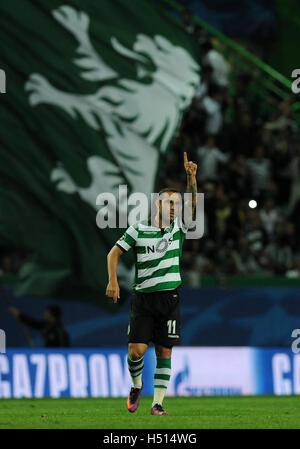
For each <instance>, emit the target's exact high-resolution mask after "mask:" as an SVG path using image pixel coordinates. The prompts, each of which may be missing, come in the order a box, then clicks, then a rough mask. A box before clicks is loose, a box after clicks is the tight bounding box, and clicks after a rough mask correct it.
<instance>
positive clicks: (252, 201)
mask: <svg viewBox="0 0 300 449" xmlns="http://www.w3.org/2000/svg"><path fill="white" fill-rule="evenodd" d="M249 207H250V208H251V209H255V208H256V207H257V202H256V201H255V200H250V201H249Z"/></svg>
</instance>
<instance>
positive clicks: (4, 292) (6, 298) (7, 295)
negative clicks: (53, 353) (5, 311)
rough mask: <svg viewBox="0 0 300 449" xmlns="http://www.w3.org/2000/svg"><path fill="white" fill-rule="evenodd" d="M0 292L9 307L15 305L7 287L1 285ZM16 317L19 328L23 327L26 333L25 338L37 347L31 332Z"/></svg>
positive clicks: (31, 345)
mask: <svg viewBox="0 0 300 449" xmlns="http://www.w3.org/2000/svg"><path fill="white" fill-rule="evenodd" d="M0 294H1V296H2V298H3V299H4V301H5V302H6V304H7V306H8V307H11V306H13V303H12V301H11V299H10V297H9V294H8V293H7V291H6V290H5V288H4V287H2V286H0ZM14 319H15V320H16V322H17V324H18V326H19V328H20V329H21V332H22V334H23V335H24V337H25V339H26V340H27V341H28V343H29V345H30V347H31V348H35V343H34V341H33V339H32V338H31V337H30V335H29V333H28V332H27V329H26V328H25V326H24V325H23V324H22V323H21V322H20V321H19V320H18V319H17V318H15V317H14Z"/></svg>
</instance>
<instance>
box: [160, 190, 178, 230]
mask: <svg viewBox="0 0 300 449" xmlns="http://www.w3.org/2000/svg"><path fill="white" fill-rule="evenodd" d="M159 209H160V210H159V211H160V216H161V218H162V219H163V220H164V221H165V222H166V223H172V221H173V220H174V219H175V218H176V217H177V215H178V214H179V212H180V210H181V195H180V194H179V193H176V192H164V193H163V195H162V196H161V201H160V208H159Z"/></svg>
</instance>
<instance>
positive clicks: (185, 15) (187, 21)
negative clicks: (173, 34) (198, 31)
mask: <svg viewBox="0 0 300 449" xmlns="http://www.w3.org/2000/svg"><path fill="white" fill-rule="evenodd" d="M181 20H182V23H183V27H184V29H185V31H186V32H187V33H189V34H193V33H194V31H195V25H194V23H193V16H192V13H191V11H190V10H189V9H188V8H185V9H184V10H183V11H182V14H181Z"/></svg>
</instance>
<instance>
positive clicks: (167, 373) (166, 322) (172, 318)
mask: <svg viewBox="0 0 300 449" xmlns="http://www.w3.org/2000/svg"><path fill="white" fill-rule="evenodd" d="M156 309H157V316H156V320H155V328H154V339H153V342H154V344H155V350H156V370H155V374H154V398H153V403H152V409H151V414H154V415H167V414H168V413H167V412H165V411H164V410H163V408H162V403H163V400H164V397H165V394H166V391H167V388H168V384H169V381H170V378H171V355H172V347H173V346H175V345H178V344H180V297H179V293H178V290H177V289H175V290H170V291H169V290H168V291H165V292H160V295H159V296H158V297H157V301H156Z"/></svg>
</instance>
